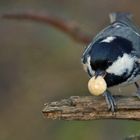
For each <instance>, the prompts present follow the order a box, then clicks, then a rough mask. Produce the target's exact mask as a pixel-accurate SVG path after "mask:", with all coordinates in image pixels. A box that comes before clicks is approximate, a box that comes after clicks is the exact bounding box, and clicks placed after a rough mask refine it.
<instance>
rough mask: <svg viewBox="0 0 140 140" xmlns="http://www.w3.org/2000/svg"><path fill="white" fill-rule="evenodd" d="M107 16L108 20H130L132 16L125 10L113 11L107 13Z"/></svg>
mask: <svg viewBox="0 0 140 140" xmlns="http://www.w3.org/2000/svg"><path fill="white" fill-rule="evenodd" d="M109 18H110V22H111V23H113V22H117V21H118V22H122V21H123V22H128V21H130V20H131V18H132V14H131V13H127V12H114V13H111V14H109Z"/></svg>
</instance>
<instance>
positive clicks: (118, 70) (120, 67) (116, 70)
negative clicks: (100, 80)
mask: <svg viewBox="0 0 140 140" xmlns="http://www.w3.org/2000/svg"><path fill="white" fill-rule="evenodd" d="M134 62H135V58H134V57H132V56H130V55H128V54H126V53H125V54H124V55H123V56H122V57H118V59H117V60H116V61H115V62H114V63H113V64H112V65H111V66H110V67H109V68H108V69H107V70H106V71H107V72H108V73H112V74H115V75H118V76H121V75H122V74H123V73H125V72H126V71H127V72H128V74H129V73H130V72H131V70H132V69H133V65H134Z"/></svg>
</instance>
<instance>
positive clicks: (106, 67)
mask: <svg viewBox="0 0 140 140" xmlns="http://www.w3.org/2000/svg"><path fill="white" fill-rule="evenodd" d="M133 51H134V49H133V46H132V43H131V42H130V41H129V40H127V39H125V38H122V37H118V36H109V37H105V38H101V39H99V40H97V41H95V42H94V43H93V44H90V45H89V47H88V48H87V49H86V50H85V52H84V53H83V57H82V62H83V64H84V66H86V71H87V72H88V73H89V75H90V76H91V77H92V76H96V77H97V76H99V75H100V76H103V77H104V79H105V80H106V82H107V86H108V87H110V86H113V85H117V84H120V83H123V82H124V81H126V80H127V79H128V78H129V77H130V76H131V73H132V71H133V68H134V64H135V59H136V58H135V56H133V55H132V52H133Z"/></svg>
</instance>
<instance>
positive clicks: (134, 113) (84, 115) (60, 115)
mask: <svg viewBox="0 0 140 140" xmlns="http://www.w3.org/2000/svg"><path fill="white" fill-rule="evenodd" d="M115 100H116V103H117V105H118V106H117V107H118V109H117V111H116V112H114V113H112V112H110V111H108V108H107V105H106V102H105V100H104V98H102V97H99V98H97V97H93V96H85V97H79V96H73V97H70V98H68V99H64V100H61V101H56V102H51V103H47V104H46V105H45V108H44V109H43V111H42V112H43V114H44V116H45V118H50V119H62V120H95V119H125V120H140V100H139V99H138V98H137V97H126V96H115Z"/></svg>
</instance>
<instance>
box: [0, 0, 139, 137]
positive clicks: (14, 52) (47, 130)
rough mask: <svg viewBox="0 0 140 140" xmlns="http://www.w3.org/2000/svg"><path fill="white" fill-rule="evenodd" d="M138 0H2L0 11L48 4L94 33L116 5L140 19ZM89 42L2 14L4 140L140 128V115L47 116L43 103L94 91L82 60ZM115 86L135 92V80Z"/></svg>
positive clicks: (0, 123) (0, 115)
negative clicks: (127, 117) (73, 118)
mask: <svg viewBox="0 0 140 140" xmlns="http://www.w3.org/2000/svg"><path fill="white" fill-rule="evenodd" d="M139 5H140V1H139V0H133V1H132V0H117V1H116V0H1V1H0V11H1V13H2V12H6V11H22V10H29V9H33V10H36V11H45V10H47V11H49V12H50V13H52V14H54V15H58V16H61V17H64V18H66V19H70V20H74V21H76V22H78V23H79V24H80V27H81V28H82V29H83V31H85V32H87V33H90V34H93V36H94V35H96V33H98V32H99V31H100V30H101V29H102V28H103V27H105V26H106V25H108V23H109V18H108V14H109V13H110V12H113V11H129V12H131V13H133V15H134V20H135V23H136V24H138V25H140V16H139V13H140V8H139ZM84 46H85V45H84V44H80V43H77V42H75V41H73V40H72V39H71V38H69V37H68V36H67V35H65V34H64V33H62V32H60V31H58V30H56V29H54V28H52V27H50V26H48V25H47V24H46V25H45V24H40V23H35V22H31V21H26V20H24V21H17V20H2V19H1V20H0V140H39V139H40V140H85V139H87V140H121V139H123V137H125V136H128V135H131V134H139V133H140V122H135V121H122V120H98V121H59V120H55V121H52V120H45V119H44V117H43V115H42V113H41V111H42V109H43V107H44V103H46V102H48V101H55V100H59V99H62V98H67V97H69V96H73V95H75V96H76V95H78V96H85V95H90V94H89V92H88V90H87V81H88V76H87V74H86V73H85V72H84V71H83V68H82V66H81V62H80V57H81V54H82V52H83V48H84ZM111 90H112V92H113V93H114V94H122V93H124V94H125V93H126V94H127V95H128V94H131V93H134V92H135V88H134V86H133V85H132V86H129V87H125V88H121V90H119V89H118V87H116V88H113V89H111Z"/></svg>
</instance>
